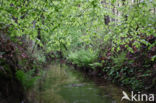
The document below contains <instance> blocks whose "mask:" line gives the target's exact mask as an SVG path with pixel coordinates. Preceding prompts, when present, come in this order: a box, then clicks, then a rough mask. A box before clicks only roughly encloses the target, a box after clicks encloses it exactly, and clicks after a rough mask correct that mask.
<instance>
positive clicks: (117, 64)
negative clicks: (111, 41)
mask: <svg viewBox="0 0 156 103" xmlns="http://www.w3.org/2000/svg"><path fill="white" fill-rule="evenodd" d="M126 54H127V53H126V52H121V53H120V54H117V56H116V57H112V60H113V63H114V64H115V67H116V68H120V67H121V66H122V65H123V63H124V62H125V61H126V60H127V58H126Z"/></svg>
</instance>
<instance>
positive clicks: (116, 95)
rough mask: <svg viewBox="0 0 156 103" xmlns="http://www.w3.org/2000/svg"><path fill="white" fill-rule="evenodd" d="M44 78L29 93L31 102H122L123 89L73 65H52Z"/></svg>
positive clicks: (44, 73) (44, 74)
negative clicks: (93, 76)
mask: <svg viewBox="0 0 156 103" xmlns="http://www.w3.org/2000/svg"><path fill="white" fill-rule="evenodd" d="M42 75H43V77H42V79H41V80H40V81H39V82H38V83H36V84H35V86H34V87H33V88H32V89H31V90H29V91H28V94H27V95H28V96H27V97H28V99H29V101H31V103H121V98H122V89H121V88H119V87H117V86H115V85H113V84H111V83H108V82H106V81H99V80H96V79H93V80H90V79H89V78H88V77H86V76H85V75H84V74H82V73H80V72H79V71H77V70H75V69H74V68H73V67H72V66H67V65H66V64H59V63H53V64H51V65H49V66H48V67H47V69H46V70H45V72H43V73H42ZM122 103H126V102H122Z"/></svg>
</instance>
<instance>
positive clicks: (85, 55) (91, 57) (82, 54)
mask: <svg viewBox="0 0 156 103" xmlns="http://www.w3.org/2000/svg"><path fill="white" fill-rule="evenodd" d="M97 58H98V56H97V52H95V51H92V50H85V49H81V50H79V51H75V52H71V53H70V54H69V55H68V57H67V59H68V60H69V61H71V62H72V63H73V64H77V65H78V66H89V64H91V63H93V62H94V61H96V60H97Z"/></svg>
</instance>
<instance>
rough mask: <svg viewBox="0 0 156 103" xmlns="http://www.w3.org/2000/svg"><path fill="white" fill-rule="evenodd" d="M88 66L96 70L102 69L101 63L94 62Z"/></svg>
mask: <svg viewBox="0 0 156 103" xmlns="http://www.w3.org/2000/svg"><path fill="white" fill-rule="evenodd" d="M89 66H90V67H91V68H92V69H96V68H97V67H102V63H99V62H94V63H91V64H89Z"/></svg>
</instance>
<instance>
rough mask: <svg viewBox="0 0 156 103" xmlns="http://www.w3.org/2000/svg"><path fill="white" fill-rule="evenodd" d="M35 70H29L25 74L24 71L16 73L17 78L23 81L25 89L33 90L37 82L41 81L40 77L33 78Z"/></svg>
mask: <svg viewBox="0 0 156 103" xmlns="http://www.w3.org/2000/svg"><path fill="white" fill-rule="evenodd" d="M33 74H34V69H33V70H29V71H28V72H24V71H22V70H18V71H17V72H16V78H17V79H18V80H19V81H21V83H22V85H23V86H24V87H25V89H29V88H31V87H32V86H33V85H34V83H35V81H36V80H37V79H39V77H38V76H33Z"/></svg>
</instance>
